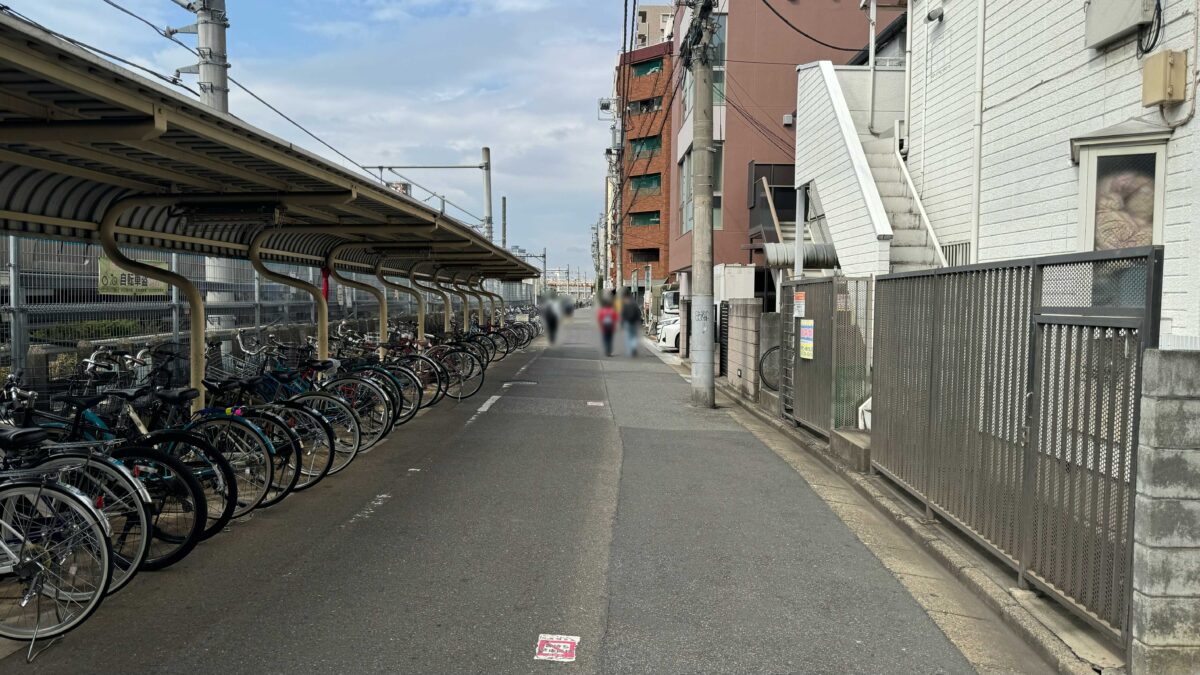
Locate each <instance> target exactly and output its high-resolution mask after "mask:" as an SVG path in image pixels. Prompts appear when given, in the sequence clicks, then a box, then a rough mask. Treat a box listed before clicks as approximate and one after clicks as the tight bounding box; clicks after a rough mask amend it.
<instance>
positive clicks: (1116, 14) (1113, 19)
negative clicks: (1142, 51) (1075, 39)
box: [1084, 0, 1155, 49]
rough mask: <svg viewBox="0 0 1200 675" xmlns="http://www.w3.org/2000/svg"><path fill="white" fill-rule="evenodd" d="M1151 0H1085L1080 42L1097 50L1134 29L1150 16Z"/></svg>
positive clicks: (1145, 21) (1152, 0)
mask: <svg viewBox="0 0 1200 675" xmlns="http://www.w3.org/2000/svg"><path fill="white" fill-rule="evenodd" d="M1154 2H1155V0H1089V2H1088V3H1087V10H1086V11H1087V15H1086V17H1085V21H1084V43H1085V44H1086V45H1087V48H1088V49H1098V48H1100V47H1103V46H1105V45H1107V44H1109V43H1111V42H1115V41H1117V40H1120V39H1121V38H1123V37H1125V36H1126V35H1129V34H1130V33H1133V32H1135V31H1137V29H1138V28H1140V27H1141V26H1143V25H1145V24H1148V23H1150V21H1151V20H1153V18H1154Z"/></svg>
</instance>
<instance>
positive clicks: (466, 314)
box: [433, 268, 471, 333]
mask: <svg viewBox="0 0 1200 675" xmlns="http://www.w3.org/2000/svg"><path fill="white" fill-rule="evenodd" d="M443 271H444V270H442V269H441V268H438V269H437V270H436V271H434V273H433V281H434V283H437V284H439V285H441V287H442V288H443V289H445V290H446V292H447V293H450V294H452V295H455V296H457V297H458V299H459V301H461V302H462V307H463V309H462V312H463V332H464V333H465V332H466V331H467V329H469V328H470V327H471V303H469V302H467V294H466V293H463V292H462V291H460V290H458V289H456V288H454V287H453V286H452V285H451V284H452V283H453V282H452V280H451V279H447V280H446V281H442V280H441V276H442V272H443Z"/></svg>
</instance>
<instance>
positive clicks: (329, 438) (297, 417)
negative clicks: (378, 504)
mask: <svg viewBox="0 0 1200 675" xmlns="http://www.w3.org/2000/svg"><path fill="white" fill-rule="evenodd" d="M271 411H272V412H274V413H275V414H276V415H278V416H279V418H280V419H282V420H283V421H284V422H285V423H286V424H287V425H288V427H290V428H291V429H292V431H295V432H296V435H297V436H299V438H300V480H298V481H297V482H296V487H295V488H294V490H295V491H296V492H300V491H301V490H306V489H308V488H310V487H312V486H314V485H316V484H317V483H319V482H320V481H321V479H322V478H324V477H325V476H327V475H329V469H331V468H332V467H333V459H334V452H333V445H334V442H335V438H334V434H333V427H332V426H330V424H329V421H328V420H326V419H325V418H324V417H323V416H322V415H321V414H320V413H318V412H316V411H315V410H313V409H312V408H309V407H307V406H304V405H301V404H299V403H295V402H288V403H280V404H278V405H274V406H271Z"/></svg>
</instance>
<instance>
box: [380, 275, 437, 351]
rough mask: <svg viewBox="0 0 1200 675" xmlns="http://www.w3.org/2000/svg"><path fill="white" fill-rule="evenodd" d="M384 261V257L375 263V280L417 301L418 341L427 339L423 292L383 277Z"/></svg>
mask: <svg viewBox="0 0 1200 675" xmlns="http://www.w3.org/2000/svg"><path fill="white" fill-rule="evenodd" d="M384 260H385V258H384V257H383V256H380V258H379V261H378V262H376V263H375V278H376V279H378V280H379V283H381V284H383V285H384V287H385V288H391V289H393V290H397V291H400V292H402V293H408V294H409V295H411V296H412V297H413V298H414V299H416V301H417V340H424V339H425V296H424V295H422V294H421V292H420V291H418V290H417V289H415V288H410V287H408V286H403V285H401V284H398V283H396V282H395V281H392V280H390V279H388V278H387V277H385V276H384V275H383V261H384ZM410 274H411V272H410ZM410 283H411V282H410Z"/></svg>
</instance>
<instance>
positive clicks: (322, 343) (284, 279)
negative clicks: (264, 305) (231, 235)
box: [249, 229, 329, 359]
mask: <svg viewBox="0 0 1200 675" xmlns="http://www.w3.org/2000/svg"><path fill="white" fill-rule="evenodd" d="M289 231H290V230H287V229H264V230H262V231H260V232H259V233H258V234H256V235H254V239H253V240H251V242H250V251H249V257H250V265H251V266H253V267H254V269H255V271H257V272H258V273H259V274H261V275H262V276H263V277H264V278H266V279H268V280H270V281H274V282H275V283H277V284H283V285H284V286H290V287H292V288H295V289H297V290H300V291H304V292H305V293H308V294H309V295H310V296H311V297H312V299H313V302H314V303H315V304H316V307H317V358H318V359H327V358H329V302H328V301H327V300H326V299H325V294H324V293H323V292H321V289H320V288H317V287H316V286H314V285H312V284H310V283H308V282H307V281H302V280H300V279H296V278H294V277H289V276H287V275H286V274H282V273H280V272H276V271H274V270H271V269H268V268H267V266H266V265H265V264H264V263H263V260H262V245H263V242H265V241H266V240H267V239H268V238H269V237H270V236H271V235H273V234H277V233H280V232H289Z"/></svg>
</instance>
